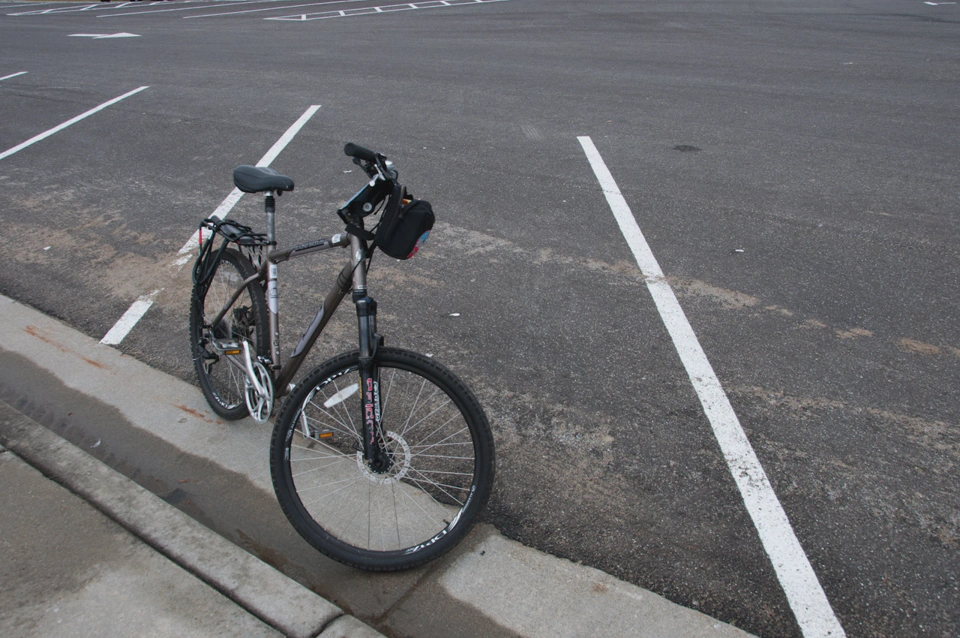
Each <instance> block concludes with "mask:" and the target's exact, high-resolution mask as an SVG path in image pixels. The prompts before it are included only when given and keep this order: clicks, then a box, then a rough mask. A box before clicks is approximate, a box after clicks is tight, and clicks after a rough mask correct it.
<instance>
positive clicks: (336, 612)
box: [0, 403, 381, 638]
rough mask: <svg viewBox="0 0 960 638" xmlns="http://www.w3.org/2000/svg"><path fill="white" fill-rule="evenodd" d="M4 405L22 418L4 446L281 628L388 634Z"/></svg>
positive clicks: (3, 434)
mask: <svg viewBox="0 0 960 638" xmlns="http://www.w3.org/2000/svg"><path fill="white" fill-rule="evenodd" d="M0 411H4V412H10V413H16V415H17V416H18V417H19V418H16V419H12V420H11V423H12V424H11V425H6V426H4V427H2V428H0V445H3V446H4V447H6V448H7V449H9V450H10V451H11V452H13V453H15V454H16V455H17V456H19V457H20V458H22V459H24V460H25V461H27V462H28V463H30V464H31V465H33V466H34V467H36V468H37V469H39V470H40V471H42V472H43V473H44V474H45V475H47V476H48V477H50V478H52V479H53V480H55V481H56V482H58V483H60V484H61V485H63V486H64V487H66V488H67V489H69V490H70V491H72V492H74V493H75V494H77V495H79V496H81V497H82V498H84V499H85V500H87V501H88V502H89V503H91V504H92V505H93V506H94V507H96V508H97V509H98V510H100V511H101V512H103V513H104V514H106V515H107V516H109V517H110V518H111V519H113V520H114V521H116V522H117V523H119V524H120V525H121V526H123V527H124V528H126V529H128V530H129V531H130V532H132V533H133V534H134V535H136V536H137V537H138V538H140V539H141V540H143V541H144V542H146V543H147V544H148V545H150V546H151V547H153V548H154V549H156V550H157V551H159V552H160V553H161V554H163V555H164V556H166V557H167V558H169V559H170V560H172V561H173V562H175V563H176V564H178V565H180V566H181V567H182V568H184V569H186V570H187V571H188V572H190V573H191V574H193V575H194V576H196V577H197V578H199V579H200V580H202V581H203V582H205V583H207V584H208V585H210V586H211V587H213V588H214V589H216V590H217V591H219V592H220V593H222V594H223V595H225V596H226V597H227V598H229V599H230V600H232V601H234V602H235V603H236V604H237V605H239V606H240V607H242V608H243V609H245V610H246V611H248V612H250V613H251V614H253V615H254V616H256V617H257V618H259V619H260V620H262V621H263V622H265V623H267V624H268V625H270V626H271V627H273V628H275V629H276V630H278V631H280V632H282V633H283V634H285V635H287V636H292V637H295V638H313V637H314V636H318V635H320V636H324V637H325V638H346V637H347V636H349V637H351V638H373V637H375V636H380V635H381V634H379V633H378V632H376V631H374V630H373V629H371V628H370V627H368V626H367V625H365V624H363V623H361V622H360V621H359V620H357V619H356V618H352V617H348V616H344V614H343V611H342V610H341V609H340V608H339V607H337V606H335V605H333V604H332V603H330V602H328V601H326V600H324V599H323V598H321V597H320V596H318V595H317V594H314V593H313V592H311V591H310V590H308V589H306V588H305V587H303V586H302V585H300V584H299V583H297V582H295V581H293V580H291V579H290V578H288V577H287V576H284V575H283V574H281V573H280V572H278V571H277V570H275V569H274V568H272V567H270V566H269V565H267V564H266V563H263V562H262V561H260V560H259V559H257V558H255V557H254V556H252V555H250V554H248V553H247V552H245V551H243V550H242V549H240V548H239V547H237V546H236V545H234V544H232V543H230V542H229V541H227V540H226V539H224V538H222V537H220V536H218V535H217V534H216V533H214V532H212V531H210V530H209V529H207V528H206V527H204V526H203V525H201V524H200V523H198V522H196V521H195V520H193V519H192V518H190V517H189V516H187V515H186V514H184V513H182V512H180V511H179V510H177V509H176V508H174V507H172V506H170V505H168V504H167V503H165V502H164V501H163V500H161V499H160V498H159V497H157V496H155V495H154V494H152V493H150V492H148V491H147V490H145V489H144V488H142V487H140V486H139V485H137V484H136V483H134V482H133V481H131V480H129V479H128V478H126V477H124V476H123V475H121V474H120V473H118V472H116V471H115V470H113V469H111V468H109V467H107V466H106V465H103V464H102V463H100V462H99V461H97V460H96V459H94V458H93V457H91V456H89V455H87V454H86V453H84V452H83V451H81V450H79V449H78V448H76V447H74V446H73V445H71V444H70V443H68V442H66V441H64V440H63V439H61V438H60V437H59V436H57V435H56V434H54V433H53V432H51V431H49V430H47V429H46V428H44V427H43V426H41V425H39V424H38V423H35V422H34V421H32V420H31V419H29V418H27V417H26V416H23V415H22V414H20V413H18V412H16V411H15V410H13V408H10V407H9V406H7V405H6V404H3V403H0ZM321 632H322V633H321Z"/></svg>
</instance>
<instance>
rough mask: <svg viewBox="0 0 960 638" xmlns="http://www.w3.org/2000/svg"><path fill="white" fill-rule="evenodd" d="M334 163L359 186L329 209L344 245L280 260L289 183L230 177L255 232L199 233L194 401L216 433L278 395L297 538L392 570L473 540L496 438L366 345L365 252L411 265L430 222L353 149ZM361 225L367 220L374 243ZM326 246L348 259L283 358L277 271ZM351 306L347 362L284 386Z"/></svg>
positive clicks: (373, 157)
mask: <svg viewBox="0 0 960 638" xmlns="http://www.w3.org/2000/svg"><path fill="white" fill-rule="evenodd" d="M344 152H345V154H346V155H347V156H349V157H352V158H353V161H354V163H355V164H357V165H358V166H360V167H361V168H363V170H364V172H365V173H366V174H367V176H368V177H369V178H370V180H369V182H367V183H366V185H364V186H363V188H361V189H360V190H359V191H358V192H357V193H356V194H355V195H354V196H353V197H352V198H351V199H350V200H349V201H348V202H347V203H346V204H344V205H343V206H342V207H340V208H339V209H338V210H337V211H336V212H337V215H338V216H339V217H340V219H341V221H343V223H344V224H345V227H344V231H343V232H342V233H337V234H336V235H333V236H332V237H329V238H319V239H315V240H313V241H310V242H307V243H303V244H299V245H296V246H293V247H292V248H286V249H277V241H276V233H275V219H276V198H277V197H279V196H281V195H282V194H283V193H284V192H289V191H292V190H293V189H294V183H293V180H292V179H291V178H289V177H287V176H285V175H282V174H280V173H278V172H276V171H274V170H273V169H270V168H265V167H255V166H240V167H237V168H236V169H235V170H234V173H233V179H234V184H235V185H236V186H237V188H238V189H240V190H241V191H243V192H245V193H263V194H264V210H265V213H266V232H264V233H258V232H255V231H254V230H253V229H252V228H250V227H248V226H244V225H242V224H240V223H238V222H236V221H233V220H229V219H223V220H221V219H218V218H208V219H205V220H204V221H203V222H202V223H201V224H200V229H199V233H200V252H199V255H198V257H197V260H196V263H195V265H194V270H193V279H194V286H193V293H192V296H191V307H190V345H191V351H192V356H193V362H194V366H195V368H196V372H197V376H198V378H199V381H200V387H201V388H202V390H203V394H204V396H205V397H206V399H207V401H208V402H209V404H210V407H211V408H212V409H213V410H214V412H216V413H217V414H218V415H220V416H221V417H223V418H224V419H239V418H243V417H245V416H247V415H249V416H251V417H253V419H254V420H255V421H257V422H260V423H263V422H266V421H267V420H268V419H269V418H270V416H271V414H272V412H273V407H274V403H275V401H276V400H277V399H279V398H283V397H285V398H284V399H283V404H282V407H281V408H280V410H279V413H278V414H277V417H276V420H275V424H274V428H273V436H272V439H271V443H270V472H271V477H272V479H273V486H274V490H275V492H276V495H277V499H278V501H279V502H280V506H281V508H282V509H283V512H284V514H285V515H286V517H287V518H288V519H289V521H290V523H291V524H292V525H293V527H294V528H296V530H297V531H298V532H299V533H300V535H301V536H303V538H304V539H306V540H307V541H308V542H309V543H310V544H311V545H313V546H314V547H315V548H316V549H318V550H319V551H321V552H323V553H324V554H326V555H328V556H330V557H331V558H334V559H336V560H338V561H340V562H343V563H346V564H348V565H352V566H354V567H358V568H361V569H368V570H374V571H391V570H399V569H406V568H410V567H414V566H417V565H421V564H423V563H425V562H428V561H430V560H433V559H435V558H437V557H438V556H440V555H442V554H443V553H444V552H446V551H448V550H450V549H451V548H452V547H454V546H455V545H456V544H457V543H458V542H459V541H460V540H461V539H462V538H463V537H464V535H465V534H466V533H467V532H468V531H469V529H470V527H471V525H472V524H473V522H474V520H475V518H476V516H477V514H478V512H479V511H480V510H481V509H482V508H483V507H484V505H485V504H486V501H487V499H488V498H489V496H490V491H491V487H492V485H493V479H494V468H495V461H494V445H493V436H492V434H491V431H490V425H489V423H488V421H487V417H486V415H485V414H484V411H483V409H482V407H481V406H480V403H479V402H478V401H477V399H476V397H475V396H474V395H473V393H472V392H471V391H470V390H469V389H468V388H467V386H466V385H465V384H464V383H463V382H462V381H461V380H460V379H458V378H457V377H456V376H455V375H454V374H453V373H452V372H451V371H450V370H448V369H447V368H445V367H444V366H442V365H440V364H439V363H437V362H436V361H434V360H433V359H432V358H430V357H426V356H423V355H420V354H416V353H413V352H409V351H406V350H401V349H397V348H389V347H387V346H386V345H385V342H384V337H383V336H382V335H380V334H379V333H378V332H377V321H376V319H377V303H376V301H374V299H373V298H371V297H370V295H369V292H368V289H367V275H368V273H369V272H370V266H371V263H372V259H373V255H374V252H375V251H376V250H380V251H381V252H383V253H385V254H386V255H388V256H390V257H394V258H397V259H409V258H410V257H412V256H413V255H414V254H416V252H417V251H418V250H419V248H420V246H421V245H422V244H423V242H424V241H425V240H426V238H427V236H428V235H429V232H430V229H431V228H432V226H433V222H434V215H433V211H432V208H431V206H430V204H429V203H428V202H425V201H423V200H418V199H415V198H413V197H412V196H411V195H409V194H408V193H407V191H406V189H405V188H404V187H403V186H402V185H401V184H400V183H399V182H398V181H397V180H398V173H397V170H396V168H395V167H394V165H393V163H392V162H390V161H389V160H387V158H386V157H385V156H384V155H382V154H380V153H376V152H374V151H371V150H369V149H366V148H363V147H361V146H357V145H355V144H347V145H346V147H345V148H344ZM368 218H376V223H375V224H372V225H371V227H370V229H369V230H368V229H367V228H366V226H365V223H366V222H367V221H368ZM218 239H219V241H220V244H219V246H217V242H218ZM334 248H347V249H349V253H350V256H349V260H348V262H347V263H346V265H344V266H343V268H342V269H341V270H340V272H339V274H338V275H337V278H336V281H335V283H334V285H333V287H332V288H331V289H330V292H329V293H328V294H327V296H326V298H325V299H324V301H323V303H322V304H321V305H320V308H319V309H318V310H317V312H316V314H315V316H314V319H313V321H312V322H311V323H310V325H309V326H308V327H307V329H306V331H305V332H304V333H303V336H302V337H301V338H300V341H299V342H298V344H297V346H296V347H295V348H294V350H293V352H292V353H291V354H290V356H289V357H287V358H286V360H284V358H283V357H282V356H281V353H280V347H279V341H280V339H279V334H280V329H279V303H278V295H277V289H278V264H282V263H283V262H286V261H288V260H291V259H294V258H299V257H302V256H305V255H309V254H313V253H317V252H322V251H328V250H331V249H334ZM347 293H351V299H352V301H353V304H354V306H355V307H356V312H357V322H358V336H359V342H358V348H357V349H356V350H353V351H351V352H346V353H343V354H340V355H337V356H335V357H333V358H331V359H329V360H328V361H326V362H324V363H322V364H320V365H319V366H317V367H316V368H314V369H313V370H311V371H309V372H308V373H306V374H305V375H304V377H303V378H302V379H301V380H299V381H298V382H296V383H293V379H294V377H295V376H296V374H297V371H298V370H299V368H300V365H301V364H302V362H303V360H304V358H305V357H306V355H307V353H308V352H309V351H310V349H311V348H312V346H313V345H314V343H315V342H316V340H317V338H318V337H319V335H320V333H321V332H322V331H323V329H324V327H325V326H326V325H327V323H328V321H329V320H330V317H331V316H332V315H333V314H334V312H335V311H336V310H337V308H338V307H339V305H340V302H341V301H342V300H343V299H344V297H346V295H347Z"/></svg>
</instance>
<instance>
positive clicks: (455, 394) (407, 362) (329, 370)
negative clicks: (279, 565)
mask: <svg viewBox="0 0 960 638" xmlns="http://www.w3.org/2000/svg"><path fill="white" fill-rule="evenodd" d="M377 356H378V362H379V364H380V365H382V366H384V368H386V369H391V368H394V369H398V370H402V371H406V372H409V373H412V374H415V375H417V376H420V377H421V378H423V379H425V380H427V381H429V382H430V383H433V384H434V385H435V386H437V387H438V388H439V389H441V390H442V391H443V392H445V393H446V395H447V396H448V397H449V398H450V399H451V400H452V401H453V402H454V404H455V405H456V409H457V410H459V413H460V415H461V416H463V418H464V421H465V422H466V424H467V425H468V427H469V431H470V435H471V440H472V442H473V449H474V454H475V460H474V475H473V479H472V485H471V487H472V490H471V492H470V494H469V496H468V497H467V502H466V504H465V505H464V506H463V508H462V509H461V512H460V514H459V516H457V517H456V520H455V521H454V522H453V527H452V529H450V530H449V531H445V532H444V533H443V535H442V536H440V537H439V538H438V537H434V538H432V539H431V540H430V542H429V543H428V544H426V545H425V546H422V547H416V548H401V549H398V550H392V551H373V550H369V549H364V548H359V547H356V546H353V545H350V544H348V543H346V542H343V541H341V540H339V539H337V538H336V537H334V535H333V534H331V533H329V532H328V531H327V530H325V529H324V528H323V526H322V525H321V524H320V523H318V522H317V521H316V520H314V519H313V518H312V517H311V516H310V514H309V513H308V512H307V510H306V508H305V507H304V505H303V503H302V501H301V499H300V497H299V495H298V493H297V490H296V486H295V485H294V480H293V477H292V470H291V463H290V459H291V455H290V446H291V441H292V439H293V435H294V431H295V430H296V428H297V427H298V423H299V419H300V412H301V409H302V406H303V405H304V403H305V401H307V400H308V396H309V397H310V398H311V399H312V395H311V393H312V392H313V391H314V389H315V388H317V387H318V386H321V385H322V384H324V383H327V382H330V381H331V380H332V379H335V378H339V377H340V376H342V375H343V374H348V373H350V372H351V371H354V370H356V369H357V367H358V364H359V353H358V352H357V351H354V352H349V353H344V354H341V355H338V356H336V357H333V358H332V359H329V360H328V361H326V362H324V363H322V364H321V365H319V366H318V367H316V368H314V369H313V370H311V371H310V372H309V373H308V374H307V375H306V376H305V378H304V379H303V381H301V382H300V383H299V384H297V386H296V388H295V389H294V390H293V392H292V393H291V394H290V395H289V396H288V397H287V399H286V400H285V401H284V404H283V407H282V408H281V410H280V413H279V415H278V416H277V419H276V424H275V426H274V430H273V436H272V439H271V444H270V472H271V477H272V479H273V485H274V490H275V492H276V495H277V500H278V501H279V503H280V507H281V509H282V510H283V512H284V514H285V515H286V517H287V519H288V520H289V521H290V523H291V524H292V525H293V527H294V528H295V529H296V530H297V532H298V533H299V534H300V535H301V536H302V537H303V538H304V539H305V540H306V541H307V542H308V543H310V544H311V545H312V546H313V547H314V548H316V549H317V550H318V551H320V552H321V553H323V554H325V555H326V556H329V557H330V558H333V559H334V560H337V561H339V562H341V563H344V564H346V565H350V566H352V567H356V568H359V569H364V570H368V571H398V570H403V569H410V568H413V567H417V566H419V565H422V564H424V563H427V562H429V561H432V560H435V559H436V558H438V557H440V556H441V555H443V554H444V553H446V552H448V551H449V550H451V549H452V548H453V547H455V546H456V545H457V544H458V543H459V542H460V541H461V540H462V539H463V537H464V536H465V535H466V534H467V532H469V531H470V528H471V527H472V526H473V524H474V522H475V521H476V517H477V515H478V514H479V513H480V512H481V511H482V510H483V508H484V507H485V506H486V503H487V500H488V499H489V497H490V493H491V491H492V488H493V483H494V475H495V471H496V461H495V451H494V443H493V434H492V432H491V430H490V425H489V422H488V421H487V417H486V415H485V414H484V412H483V409H482V408H481V406H480V403H479V402H478V401H477V399H476V397H475V396H474V395H473V393H472V392H471V391H470V390H469V388H467V386H466V385H465V384H464V383H463V382H462V381H461V380H460V379H458V378H457V377H456V376H455V375H454V374H453V373H452V372H451V371H450V370H448V369H447V368H445V367H444V366H442V365H440V364H439V363H437V362H435V361H433V360H432V359H429V358H427V357H424V356H423V355H419V354H416V353H413V352H409V351H406V350H399V349H394V348H381V349H380V350H379V352H378V355H377ZM385 403H386V402H385ZM445 522H446V521H445Z"/></svg>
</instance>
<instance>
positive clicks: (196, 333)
mask: <svg viewBox="0 0 960 638" xmlns="http://www.w3.org/2000/svg"><path fill="white" fill-rule="evenodd" d="M223 262H227V263H228V264H230V266H231V267H233V268H234V269H236V271H237V273H239V275H240V277H241V280H245V279H248V278H249V277H252V276H253V275H255V274H256V272H257V271H256V269H255V268H254V266H253V264H252V263H250V260H249V259H247V258H246V257H245V256H244V255H243V254H241V253H240V252H239V251H237V250H235V249H233V248H228V249H226V250H225V251H223V254H222V255H220V258H219V260H218V262H217V265H216V267H215V270H214V272H213V273H212V274H211V276H210V278H209V279H208V281H207V282H206V283H205V284H199V285H198V284H195V285H194V286H193V291H192V292H191V294H190V354H191V357H192V358H193V365H194V370H195V371H196V373H197V379H198V380H199V382H200V389H201V390H202V391H203V396H204V398H206V400H207V403H208V404H209V405H210V408H211V409H212V410H213V411H214V412H215V413H217V415H218V416H220V417H222V418H224V419H226V420H228V421H235V420H238V419H242V418H243V417H245V416H247V415H248V414H249V411H248V410H247V405H246V402H245V401H243V400H240V401H239V402H238V403H237V404H236V405H232V406H230V405H226V404H225V403H224V402H223V401H222V400H221V398H220V393H219V392H218V390H217V389H216V388H215V387H214V384H213V382H212V381H211V379H210V377H209V375H208V374H207V372H206V370H204V367H203V364H202V362H201V348H202V345H201V333H202V329H203V322H204V318H203V304H204V301H205V297H206V295H207V294H208V293H209V290H210V286H211V285H213V281H212V280H213V279H214V278H215V277H216V276H217V271H219V270H220V268H221V267H223ZM231 292H232V291H231ZM247 294H248V295H249V298H250V303H251V308H250V309H251V312H252V313H253V316H254V325H255V331H256V332H255V335H256V350H257V351H256V353H254V354H255V355H256V356H267V354H268V347H267V334H268V331H269V327H268V322H269V318H268V317H269V316H268V314H267V304H266V300H265V298H264V294H263V287H262V286H261V285H260V284H259V283H258V282H256V281H254V282H251V283H250V284H247ZM217 310H218V311H219V308H218V309H217ZM224 365H227V364H224ZM241 398H242V397H241Z"/></svg>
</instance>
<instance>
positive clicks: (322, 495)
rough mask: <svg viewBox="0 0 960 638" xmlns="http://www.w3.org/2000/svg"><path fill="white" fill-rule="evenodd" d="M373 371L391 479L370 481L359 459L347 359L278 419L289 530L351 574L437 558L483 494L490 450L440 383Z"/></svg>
mask: <svg viewBox="0 0 960 638" xmlns="http://www.w3.org/2000/svg"><path fill="white" fill-rule="evenodd" d="M379 365H380V374H379V386H380V396H381V415H380V416H381V424H382V428H381V430H382V438H383V440H384V441H385V442H386V444H387V445H388V447H389V449H390V450H391V454H392V459H393V463H392V464H391V467H390V469H389V470H388V471H386V472H383V473H379V474H378V473H376V472H374V471H372V470H371V469H370V468H369V466H368V465H367V464H366V463H365V462H364V461H363V455H362V452H360V451H359V450H360V449H362V446H361V445H360V441H361V435H360V428H361V427H362V426H361V422H360V418H359V417H360V414H361V407H360V399H361V393H360V392H359V386H358V384H359V366H358V364H357V359H356V356H353V357H350V358H349V360H346V361H342V362H340V365H338V366H335V367H333V368H330V367H326V366H324V367H325V368H326V369H325V370H322V372H323V374H321V375H320V376H321V377H322V378H319V379H315V378H314V377H313V376H311V378H310V380H312V381H314V382H313V383H311V384H310V386H309V387H307V388H305V389H304V390H302V391H301V392H295V396H292V397H291V400H292V401H295V408H294V410H295V413H293V414H291V415H289V417H288V418H287V419H283V416H284V415H281V419H278V421H280V420H283V425H284V427H285V428H286V430H285V431H284V432H283V435H284V439H283V440H284V445H283V458H282V461H281V463H280V470H281V472H280V473H281V474H282V476H281V477H279V478H280V480H281V481H283V484H284V485H286V486H287V488H288V489H287V490H286V492H287V494H288V495H289V501H290V502H289V503H287V504H286V505H288V506H289V507H292V508H293V509H294V510H295V511H296V513H297V516H295V517H292V518H291V521H292V522H294V525H295V526H296V527H298V531H300V533H301V535H303V536H304V537H305V538H306V539H307V540H309V541H311V542H312V543H313V544H314V545H315V546H317V547H318V549H320V550H321V551H323V552H325V553H327V554H328V555H331V556H332V557H334V558H336V559H337V560H341V561H342V562H346V563H348V564H353V565H356V566H359V567H365V568H373V569H391V568H393V569H400V568H404V567H409V566H413V565H415V564H419V563H422V562H426V561H427V560H430V559H431V558H433V557H435V556H436V555H439V554H441V553H443V552H444V551H446V550H447V549H449V548H450V547H452V546H453V545H455V544H456V542H457V541H458V540H459V539H460V538H461V537H462V536H463V534H465V533H466V531H467V530H468V529H469V527H470V524H471V523H472V519H473V517H474V516H475V514H476V512H477V510H478V509H479V507H481V506H482V504H483V501H485V500H486V497H487V495H488V494H489V483H490V482H492V451H491V449H492V442H491V443H489V444H487V445H483V436H487V437H488V438H489V429H488V428H487V427H486V421H485V417H483V416H482V411H479V408H478V407H477V406H476V405H473V404H472V399H471V398H466V397H465V396H463V395H462V393H465V392H466V391H465V390H464V389H458V388H457V387H456V384H454V383H451V380H450V379H446V378H444V374H442V373H437V372H436V371H434V370H430V369H429V368H424V367H422V366H421V365H419V364H417V363H415V362H413V361H411V360H406V359H405V358H404V357H397V356H385V357H381V360H380V364H379ZM438 368H439V367H438ZM451 376H452V375H451ZM305 383H306V382H305ZM478 412H479V416H478V414H477V413H478ZM481 422H482V423H481ZM275 458H276V457H275ZM277 478H278V477H276V476H275V481H276V479H277ZM478 486H485V487H481V489H478ZM278 496H280V493H279V490H278ZM284 500H285V499H283V498H281V505H284V502H283V501H284ZM288 517H289V516H288ZM297 519H299V521H298V520H297Z"/></svg>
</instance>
